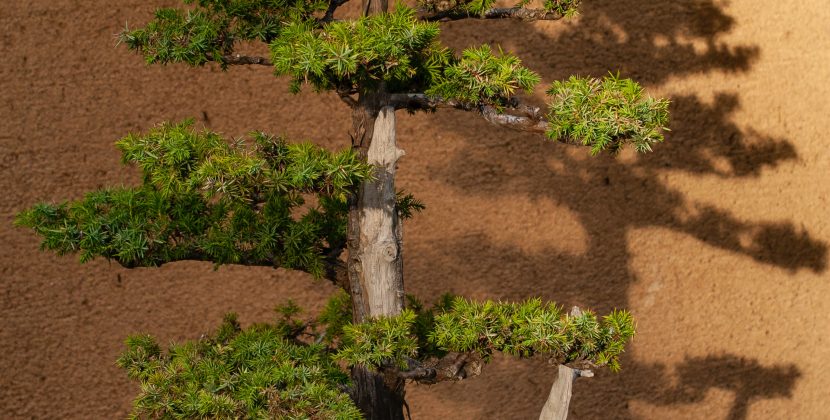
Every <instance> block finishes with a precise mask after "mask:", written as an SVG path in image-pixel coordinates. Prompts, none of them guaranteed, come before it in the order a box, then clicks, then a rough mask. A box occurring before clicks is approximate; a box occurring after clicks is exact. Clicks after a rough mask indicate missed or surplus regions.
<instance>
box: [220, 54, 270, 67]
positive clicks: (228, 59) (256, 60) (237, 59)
mask: <svg viewBox="0 0 830 420" xmlns="http://www.w3.org/2000/svg"><path fill="white" fill-rule="evenodd" d="M222 61H223V62H224V63H225V64H228V65H231V66H239V65H246V64H258V65H261V66H272V65H273V64H272V63H271V60H269V59H267V58H265V57H256V56H249V55H239V54H236V55H225V56H223V57H222Z"/></svg>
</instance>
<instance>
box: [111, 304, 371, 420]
mask: <svg viewBox="0 0 830 420" xmlns="http://www.w3.org/2000/svg"><path fill="white" fill-rule="evenodd" d="M126 343H127V350H126V351H125V352H124V353H123V354H122V355H121V357H120V358H119V359H118V365H119V366H120V367H122V368H124V369H125V370H127V373H128V375H129V377H130V378H131V379H133V380H136V381H139V383H140V384H141V390H140V393H139V395H138V397H137V398H136V399H135V401H134V411H133V414H132V416H133V417H135V418H227V419H232V418H285V419H306V418H326V419H329V418H330V419H356V418H360V417H361V415H360V412H359V411H358V409H357V408H356V407H355V406H354V404H353V403H352V400H351V399H350V398H349V396H348V395H347V394H345V393H343V392H342V391H341V388H343V387H345V386H347V385H348V384H349V379H348V375H346V374H345V373H344V372H343V371H342V370H341V369H340V368H339V367H338V366H337V365H336V364H335V363H334V361H333V360H332V359H331V357H330V354H329V353H328V352H327V350H326V348H325V347H324V346H322V345H319V344H305V343H300V342H297V341H295V340H293V339H292V337H290V336H287V335H286V334H285V332H284V331H283V330H281V329H280V328H277V327H275V326H269V325H254V326H252V327H250V328H248V329H247V330H245V331H242V330H241V329H240V327H239V323H238V322H237V320H236V317H235V316H234V315H232V314H231V315H229V316H227V317H226V319H225V322H224V323H223V325H222V326H221V327H220V328H219V330H218V331H217V333H215V334H213V335H212V336H210V337H206V338H202V339H200V340H198V341H195V342H187V343H184V344H179V345H175V344H174V345H171V347H170V348H169V350H168V351H167V352H166V353H163V352H161V350H160V347H159V346H158V344H156V342H155V340H153V339H152V338H151V337H149V336H133V337H130V338H129V339H127V342H126Z"/></svg>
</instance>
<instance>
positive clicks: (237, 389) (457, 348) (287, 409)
mask: <svg viewBox="0 0 830 420" xmlns="http://www.w3.org/2000/svg"><path fill="white" fill-rule="evenodd" d="M277 311H278V312H279V313H280V314H281V315H280V317H279V319H278V320H277V321H276V322H275V323H270V324H255V325H253V326H251V327H248V328H247V329H242V328H241V327H240V325H239V322H238V321H237V319H236V316H235V315H233V314H229V315H227V316H226V317H225V321H224V322H223V324H222V325H221V326H220V327H219V329H218V330H217V331H216V332H215V333H213V334H211V335H209V336H203V338H201V339H199V340H197V341H191V342H185V343H183V344H172V345H171V346H170V347H169V349H168V350H167V351H166V352H164V351H162V350H161V347H160V346H159V345H158V343H157V342H156V341H155V340H154V339H153V338H152V337H150V336H148V335H136V336H132V337H130V338H128V339H127V342H126V343H127V350H126V351H125V352H124V353H123V354H122V355H121V357H120V358H119V359H118V364H119V366H121V367H122V368H124V369H125V370H126V371H127V373H128V375H129V377H130V378H131V379H133V380H136V381H139V382H140V384H141V391H140V394H139V396H138V397H137V398H136V400H135V403H134V408H135V411H134V413H133V415H134V416H136V417H153V418H156V417H163V418H193V417H210V418H240V417H247V418H262V417H269V416H270V417H272V418H274V417H276V418H336V419H354V418H360V413H359V412H358V411H357V409H356V408H355V407H354V405H353V403H352V401H351V399H350V398H349V397H348V394H347V390H348V388H349V386H350V381H349V378H348V375H347V373H346V369H347V368H349V367H351V366H355V365H361V366H367V367H370V368H373V369H378V368H381V367H389V366H397V368H398V369H401V370H404V371H405V370H406V369H407V368H408V366H410V364H411V363H412V361H427V360H428V359H430V358H436V357H442V356H444V355H446V354H447V353H450V352H455V353H473V354H476V355H478V356H479V357H480V358H481V359H482V360H484V361H487V360H490V358H491V356H492V355H493V354H494V353H495V352H503V353H505V354H510V355H513V356H518V357H532V356H535V355H543V356H546V357H550V358H552V359H555V360H557V361H558V362H561V363H569V362H589V363H591V364H593V365H606V364H607V365H609V366H610V367H611V368H612V369H613V370H616V369H619V362H618V356H619V354H620V353H622V351H623V346H624V344H625V343H626V342H627V341H628V340H629V339H630V338H631V337H632V335H633V334H634V323H633V320H632V319H631V316H630V314H629V313H628V312H625V311H614V312H612V313H610V314H609V315H606V316H604V317H603V318H602V319H598V318H597V316H596V315H594V314H593V313H591V312H583V313H580V314H578V315H567V314H564V313H563V312H562V311H561V308H559V307H558V306H556V305H555V304H552V303H551V304H543V303H542V302H541V301H540V300H539V299H532V300H528V301H525V302H521V303H502V302H492V301H485V302H475V301H470V300H467V299H463V298H459V297H448V296H446V297H443V298H442V300H441V301H439V303H438V304H436V305H435V306H433V307H431V308H429V309H425V308H424V306H423V305H422V304H420V303H418V302H417V301H415V300H414V299H411V300H410V305H409V308H408V309H406V310H404V311H403V312H402V313H401V314H400V315H398V316H395V317H388V318H379V319H373V320H372V321H370V322H366V323H362V324H357V325H354V324H352V323H351V322H350V320H351V303H350V301H349V297H348V295H347V294H345V293H339V294H337V295H335V296H334V297H333V298H332V299H331V300H330V301H329V303H328V304H327V305H326V307H325V309H324V310H323V311H322V313H321V314H320V315H319V316H318V317H317V319H316V320H314V321H307V322H301V321H298V320H297V318H296V317H297V316H298V314H299V313H300V310H299V308H298V307H297V306H296V305H294V304H292V303H289V304H287V305H281V306H278V308H277ZM423 343H428V345H426V346H424V345H423Z"/></svg>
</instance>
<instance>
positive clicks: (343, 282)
mask: <svg viewBox="0 0 830 420" xmlns="http://www.w3.org/2000/svg"><path fill="white" fill-rule="evenodd" d="M342 252H343V248H335V249H331V250H327V251H326V254H325V257H324V259H323V262H324V267H323V268H324V272H323V278H325V279H326V280H329V281H331V282H332V283H334V284H335V285H337V286H340V287H342V288H344V290H346V291H348V290H349V288H348V287H349V276H348V275H347V272H346V264H345V263H344V262H343V261H340V258H339V257H340V254H341V253H342ZM105 257H107V258H108V259H111V260H115V261H116V262H117V263H118V264H120V265H121V266H122V267H124V268H128V269H132V268H141V267H161V266H162V265H165V264H169V263H173V262H178V261H204V262H211V263H214V264H215V263H216V258H215V257H213V256H210V255H208V254H206V253H204V252H201V251H195V250H194V251H191V252H189V253H188V254H187V255H185V256H184V257H182V258H179V259H175V260H170V261H148V262H147V263H144V264H125V263H124V262H122V261H119V260H118V258H117V257H115V256H105ZM227 264H235V265H244V266H249V267H271V268H280V267H279V266H277V265H275V264H274V260H273V259H270V258H262V259H255V258H251V257H243V258H242V259H240V260H239V261H237V262H233V263H227ZM293 269H294V270H298V271H304V272H306V273H309V274H313V273H311V271H308V270H303V269H302V268H293Z"/></svg>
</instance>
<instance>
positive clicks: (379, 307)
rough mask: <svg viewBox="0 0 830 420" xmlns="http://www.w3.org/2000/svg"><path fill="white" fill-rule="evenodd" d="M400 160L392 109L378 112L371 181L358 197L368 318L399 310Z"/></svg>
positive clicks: (369, 158)
mask: <svg viewBox="0 0 830 420" xmlns="http://www.w3.org/2000/svg"><path fill="white" fill-rule="evenodd" d="M401 156H403V150H401V149H398V147H397V144H396V139H395V109H394V108H393V107H391V106H386V107H383V108H381V110H380V112H379V113H378V117H377V119H376V120H375V124H374V131H373V134H372V143H371V144H370V146H369V150H368V153H367V157H366V160H367V163H369V164H371V165H373V166H374V167H375V178H376V179H375V180H374V181H372V182H367V183H364V188H362V189H361V194H360V203H361V206H360V207H361V211H360V269H361V271H362V273H361V277H363V279H364V281H365V284H364V287H365V290H364V293H365V295H366V297H367V302H366V303H367V306H368V307H369V316H371V317H377V316H394V315H397V314H399V313H400V312H401V310H403V301H404V300H403V298H404V289H403V274H402V258H401V246H400V238H399V236H400V235H399V234H398V232H400V226H399V220H398V215H397V210H396V208H395V166H396V165H397V161H398V159H399V158H400V157H401Z"/></svg>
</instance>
